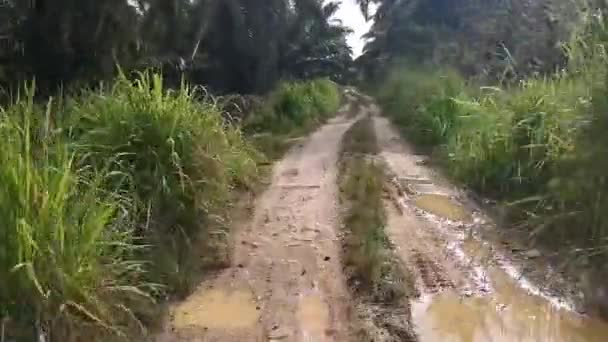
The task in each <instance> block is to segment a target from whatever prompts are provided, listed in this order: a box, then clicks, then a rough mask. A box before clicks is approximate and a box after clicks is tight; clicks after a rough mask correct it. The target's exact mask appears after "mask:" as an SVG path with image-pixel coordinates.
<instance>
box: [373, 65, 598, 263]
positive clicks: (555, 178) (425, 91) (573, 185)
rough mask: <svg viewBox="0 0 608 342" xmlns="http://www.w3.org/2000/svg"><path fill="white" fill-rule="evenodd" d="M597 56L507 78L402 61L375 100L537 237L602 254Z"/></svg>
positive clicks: (454, 173)
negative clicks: (496, 83) (489, 80)
mask: <svg viewBox="0 0 608 342" xmlns="http://www.w3.org/2000/svg"><path fill="white" fill-rule="evenodd" d="M591 62H592V61H589V63H588V64H587V65H586V67H587V68H586V69H585V70H580V71H578V72H563V73H560V74H558V75H555V76H552V77H545V78H530V79H528V80H525V81H522V82H520V83H519V84H516V85H510V86H503V87H479V86H478V85H477V84H474V83H473V82H468V81H466V80H464V79H463V78H461V77H460V76H459V75H458V74H457V73H455V72H453V71H449V70H448V71H437V70H434V71H431V70H421V68H400V69H399V70H398V71H395V72H393V73H392V76H391V77H390V78H389V79H388V80H387V82H386V83H385V84H384V86H383V87H382V89H381V90H380V91H379V94H378V99H379V102H380V103H381V105H382V106H383V108H384V109H385V112H386V113H387V114H388V115H389V116H390V117H391V118H392V119H393V121H394V122H395V123H396V124H397V125H398V126H400V127H401V128H402V130H403V131H404V134H406V135H407V137H408V138H409V139H411V140H412V141H413V142H415V143H416V144H418V145H419V146H421V147H424V148H427V149H430V150H432V151H433V153H434V154H435V156H436V157H437V158H436V160H438V161H439V162H440V163H441V164H443V166H444V167H445V170H446V171H447V173H448V174H449V175H450V176H452V177H453V178H455V179H457V180H459V181H461V182H463V183H464V184H467V185H468V186H470V187H471V188H472V189H474V190H475V191H477V192H479V193H481V194H483V195H485V196H488V197H491V198H494V199H497V200H500V201H502V202H503V203H506V204H507V208H508V216H507V217H506V218H507V219H508V221H509V222H511V223H517V224H521V227H525V228H526V229H529V231H530V233H531V235H532V237H533V239H540V240H542V241H544V242H548V243H551V244H557V245H560V246H562V247H563V246H568V245H570V244H574V245H576V246H578V247H584V248H585V249H584V250H585V254H586V255H587V256H588V255H590V254H592V255H598V254H603V255H604V256H606V252H607V251H608V250H607V249H606V247H605V246H606V245H607V243H606V239H608V216H607V215H606V212H608V210H607V209H608V202H607V201H606V200H605V199H604V197H605V194H606V193H607V192H606V190H608V189H607V188H606V185H605V176H604V175H603V174H605V172H604V162H603V161H604V160H605V156H606V153H605V146H606V142H607V141H606V136H605V134H604V133H603V132H606V130H607V129H608V126H607V123H608V121H606V113H607V110H608V104H606V102H605V101H606V100H605V98H606V95H607V94H608V84H606V82H605V79H604V78H603V77H604V76H602V75H604V67H603V64H599V63H593V64H592V63H591ZM591 66H595V67H591ZM587 248H590V249H587Z"/></svg>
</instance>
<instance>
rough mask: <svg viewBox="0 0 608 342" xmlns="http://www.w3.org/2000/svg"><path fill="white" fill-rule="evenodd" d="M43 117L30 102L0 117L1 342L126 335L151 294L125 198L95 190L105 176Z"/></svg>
mask: <svg viewBox="0 0 608 342" xmlns="http://www.w3.org/2000/svg"><path fill="white" fill-rule="evenodd" d="M30 95H31V92H30ZM50 114H51V112H50V107H49V108H48V110H47V111H45V110H44V108H40V107H38V106H36V105H34V104H33V100H32V96H27V97H25V98H21V99H19V100H18V102H17V103H15V104H14V105H12V106H10V107H9V108H7V109H4V110H1V111H0V149H1V150H2V153H0V215H1V216H2V222H1V223H0V227H1V228H0V234H1V235H2V237H1V238H0V279H2V286H1V287H0V316H1V317H2V322H3V323H2V325H3V327H2V328H3V329H2V331H3V334H5V335H4V336H2V339H5V338H8V340H12V339H13V338H15V339H17V340H19V339H21V340H28V341H31V340H35V339H37V338H38V336H37V335H39V334H41V335H45V336H46V338H49V339H51V340H54V341H66V340H70V339H72V338H76V337H77V336H80V337H82V338H86V337H87V336H110V335H113V336H121V335H122V336H124V335H125V334H126V333H127V332H129V331H131V330H132V329H133V328H135V327H138V320H137V319H136V318H135V315H136V314H137V308H138V307H139V306H140V304H143V302H146V301H150V300H151V297H150V296H151V294H153V293H154V292H155V290H156V286H155V285H153V284H151V283H148V282H146V281H145V279H144V275H145V272H144V268H145V265H144V262H143V261H141V260H140V259H139V258H137V255H138V254H140V252H141V249H142V247H140V246H138V244H137V243H136V241H135V237H134V232H135V226H134V222H133V217H132V216H131V215H130V209H131V205H132V202H131V200H130V199H128V198H125V197H124V196H123V194H121V193H118V192H114V191H104V190H102V189H101V188H100V187H99V184H100V183H101V182H103V181H104V180H105V179H106V178H107V177H109V176H110V174H109V173H108V172H107V170H104V169H103V168H100V170H97V171H96V170H93V169H91V168H89V167H85V166H83V167H77V166H76V165H77V164H78V160H77V159H76V157H75V156H74V154H73V153H71V152H70V150H69V146H68V144H67V142H66V141H65V139H64V137H63V136H61V135H60V134H58V133H57V131H56V130H53V129H51V128H52V124H51V119H50ZM100 338H101V337H100Z"/></svg>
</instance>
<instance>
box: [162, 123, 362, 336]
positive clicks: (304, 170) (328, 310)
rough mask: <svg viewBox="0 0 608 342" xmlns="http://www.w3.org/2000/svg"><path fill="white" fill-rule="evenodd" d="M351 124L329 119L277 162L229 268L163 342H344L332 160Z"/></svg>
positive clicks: (345, 308) (182, 310)
mask: <svg viewBox="0 0 608 342" xmlns="http://www.w3.org/2000/svg"><path fill="white" fill-rule="evenodd" d="M353 122H354V119H347V118H345V117H344V116H338V117H336V118H334V119H332V120H331V121H329V122H328V123H327V124H325V125H324V126H323V127H321V128H320V129H319V130H318V131H316V132H315V133H313V134H312V135H311V136H310V137H309V138H307V139H306V140H305V141H304V142H303V143H302V144H301V145H300V146H296V147H295V148H293V149H292V150H291V151H290V152H289V153H288V154H287V155H286V156H285V157H284V158H283V159H282V160H281V161H280V162H278V163H277V164H276V166H275V168H274V173H273V177H272V183H271V184H270V186H269V188H268V189H267V190H266V191H265V192H264V193H263V194H262V195H261V197H260V198H258V199H257V200H256V204H255V211H254V215H253V218H252V220H251V222H249V224H247V225H246V226H245V227H242V228H241V229H240V230H239V231H238V232H237V233H236V242H235V243H236V246H235V254H234V258H233V266H232V267H231V268H230V269H227V270H226V271H225V272H223V273H222V274H220V275H219V276H218V277H217V278H215V279H213V280H212V281H209V282H206V283H204V284H202V285H201V286H200V288H199V289H198V290H197V291H196V292H195V293H194V294H193V295H191V296H190V298H188V299H187V300H186V301H184V302H183V303H181V304H180V305H178V306H177V307H175V308H174V309H173V310H172V322H171V326H172V330H173V332H171V333H169V332H167V333H166V334H165V336H164V337H163V338H162V340H163V341H222V342H225V341H239V342H240V341H274V340H276V341H279V340H280V341H302V342H304V341H306V342H323V341H347V340H349V337H348V336H349V327H348V325H349V317H348V315H349V299H348V291H347V290H346V288H345V282H344V279H343V276H342V266H341V265H340V261H339V250H338V248H339V247H338V243H337V242H336V241H337V231H338V229H337V228H336V227H337V224H338V208H337V205H338V204H337V201H336V198H337V193H336V192H337V186H336V172H337V170H336V159H337V155H338V148H339V144H340V141H341V138H342V135H343V134H344V132H345V131H346V130H347V129H348V127H349V126H350V125H351V124H352V123H353Z"/></svg>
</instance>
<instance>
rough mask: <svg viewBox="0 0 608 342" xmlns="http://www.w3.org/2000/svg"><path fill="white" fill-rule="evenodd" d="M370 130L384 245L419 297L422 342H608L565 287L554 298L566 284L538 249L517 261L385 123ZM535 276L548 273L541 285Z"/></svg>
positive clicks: (415, 315) (378, 120)
mask: <svg viewBox="0 0 608 342" xmlns="http://www.w3.org/2000/svg"><path fill="white" fill-rule="evenodd" d="M374 127H375V129H376V134H377V136H378V138H379V146H380V150H381V153H380V156H381V158H382V159H383V160H384V161H385V163H386V165H387V168H388V170H389V172H391V173H392V177H393V181H392V182H391V184H392V187H393V191H392V192H391V194H392V202H393V203H394V204H395V205H394V206H393V210H392V211H390V212H389V227H388V234H389V238H390V239H391V240H392V241H393V243H394V244H395V245H396V249H397V251H398V255H399V257H400V258H401V261H402V262H403V263H404V264H405V265H407V268H408V269H410V270H411V271H412V273H413V276H414V279H415V282H416V287H417V288H418V289H419V290H420V296H419V297H418V298H413V299H412V303H411V304H412V305H411V312H412V317H411V319H412V323H413V327H414V330H415V332H416V335H417V337H418V339H419V341H423V342H426V341H441V342H444V341H446V342H451V341H454V342H477V341H480V342H481V341H497V342H502V341H505V342H506V341H522V342H527V341H530V342H531V341H547V342H561V341H564V342H566V341H573V342H578V341H580V342H584V341H589V342H595V341H598V342H599V341H608V324H606V323H605V322H602V321H601V320H599V319H596V318H594V317H589V316H586V315H581V314H579V313H577V311H576V305H575V301H574V300H573V299H572V298H568V296H565V295H564V293H568V292H569V289H568V290H566V289H564V291H555V289H556V288H559V287H560V284H564V281H563V280H562V279H560V277H559V274H553V273H555V272H554V271H553V270H552V269H550V268H549V267H548V266H547V264H546V263H543V262H542V259H543V256H542V255H540V253H539V251H537V250H527V251H522V253H519V255H514V254H513V253H512V248H511V244H510V243H509V242H505V241H501V240H500V238H499V234H492V232H493V231H496V230H497V227H496V225H495V224H494V223H493V222H492V220H491V219H489V218H488V217H486V216H485V215H483V213H482V211H481V210H480V209H479V208H477V207H476V206H475V204H474V203H473V202H472V201H469V200H468V198H467V197H466V194H465V193H464V192H463V191H461V190H460V189H458V188H457V187H455V186H453V185H451V184H450V183H449V182H448V181H446V179H445V178H443V177H442V176H441V175H440V174H439V173H438V172H437V171H435V170H433V169H432V168H430V167H429V166H428V163H427V161H426V158H425V157H422V156H419V155H416V154H415V153H414V150H413V149H412V148H411V147H410V146H408V145H407V144H406V143H405V142H404V141H403V140H401V138H400V137H399V135H398V133H397V132H396V130H395V129H394V128H393V127H392V126H391V124H390V123H389V121H388V120H387V119H385V118H382V117H378V116H376V117H375V118H374ZM490 237H492V238H490ZM529 269H536V272H532V273H527V272H525V270H529ZM537 273H545V274H546V273H552V274H553V275H552V277H550V278H548V277H543V278H542V279H543V280H544V281H546V282H547V283H538V282H537V281H538V280H539V279H541V277H537V276H535V274H537ZM548 282H551V283H550V284H549V283H548ZM539 284H540V285H539Z"/></svg>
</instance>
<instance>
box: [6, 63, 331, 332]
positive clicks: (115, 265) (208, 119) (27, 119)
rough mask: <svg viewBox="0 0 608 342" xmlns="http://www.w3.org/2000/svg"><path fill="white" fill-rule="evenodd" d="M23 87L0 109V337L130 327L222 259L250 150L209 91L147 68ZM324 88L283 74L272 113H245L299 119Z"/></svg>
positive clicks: (252, 157) (322, 109) (272, 125)
mask: <svg viewBox="0 0 608 342" xmlns="http://www.w3.org/2000/svg"><path fill="white" fill-rule="evenodd" d="M33 93H34V91H33V87H31V88H30V89H28V90H27V91H26V92H25V95H23V96H21V97H16V98H15V99H14V101H13V103H12V104H11V105H9V106H6V107H5V108H2V109H1V111H0V137H1V139H0V144H1V146H0V150H1V152H0V161H1V162H0V178H1V180H2V181H1V182H0V211H1V214H2V223H1V224H0V227H1V229H0V234H1V235H2V239H0V279H2V283H3V285H2V287H0V318H1V325H2V326H1V328H2V329H1V330H0V331H1V332H2V336H0V340H5V339H8V340H13V339H17V340H24V341H30V340H34V339H37V338H38V336H43V337H44V338H45V339H46V340H50V341H71V340H83V339H94V340H114V339H126V340H132V339H133V338H134V336H137V335H141V334H145V333H146V326H147V325H149V324H154V323H156V321H158V317H159V315H158V312H159V311H158V310H159V309H158V308H159V307H160V306H159V305H158V303H159V302H162V301H163V300H165V299H166V298H167V297H170V296H181V295H185V294H187V293H188V292H189V291H190V290H191V288H192V286H193V285H194V284H195V283H196V282H197V280H199V279H200V277H201V276H202V275H204V273H205V271H206V270H208V269H209V268H212V267H221V266H224V265H225V264H226V263H227V261H228V259H227V258H228V257H229V256H228V254H229V253H228V252H227V251H226V249H227V247H226V246H227V240H228V236H229V222H230V215H229V208H230V206H231V205H232V203H233V202H234V201H233V199H234V196H235V195H236V194H237V193H238V192H239V191H247V190H248V189H250V188H251V187H252V186H253V185H254V184H255V183H256V181H257V180H258V177H259V173H258V163H259V162H260V161H262V160H263V159H264V158H263V154H262V152H260V151H259V150H258V149H256V148H255V147H254V145H253V144H252V143H250V142H249V137H248V136H247V135H245V134H243V133H242V131H241V128H240V127H238V126H235V125H233V124H232V123H229V122H227V121H226V120H224V119H223V117H222V112H221V111H220V110H219V109H218V107H217V106H216V105H215V104H213V103H214V102H213V101H211V99H210V98H205V97H204V96H202V94H200V93H199V92H198V91H197V89H195V88H190V87H188V86H186V85H182V87H181V88H179V89H165V88H164V87H163V83H162V79H161V78H160V77H159V76H157V75H154V74H150V73H142V74H140V75H139V76H138V77H136V78H135V79H127V78H126V77H125V76H120V77H119V78H118V79H117V80H116V81H115V82H114V83H113V85H112V86H111V87H110V88H109V89H97V90H85V91H82V93H81V94H79V95H77V96H72V97H69V98H65V99H61V101H49V102H48V104H46V105H40V104H37V103H35V102H34V100H33V98H34V96H33ZM337 101H338V91H337V87H336V86H335V85H334V84H333V83H330V82H329V81H325V80H319V81H313V82H310V83H308V82H301V83H296V84H288V85H283V86H282V87H281V88H280V90H278V91H277V92H275V93H274V94H273V95H271V100H270V103H271V104H272V106H271V108H274V109H275V111H274V112H273V120H275V121H270V122H267V121H265V120H258V121H256V116H257V115H264V114H260V113H254V114H252V116H251V117H250V120H251V122H257V126H256V132H265V131H269V132H275V131H277V132H281V133H288V132H287V131H291V132H293V131H296V130H298V129H300V128H302V127H305V128H307V129H308V128H309V127H310V125H312V122H314V121H315V120H318V119H319V118H321V117H327V115H328V114H329V113H330V112H331V111H332V110H334V107H337V105H338V104H337ZM288 120H290V121H289V122H290V124H289V125H287V124H286V122H288ZM279 123H280V124H279ZM279 127H280V128H279ZM302 129H304V128H302ZM35 336H36V337H35Z"/></svg>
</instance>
